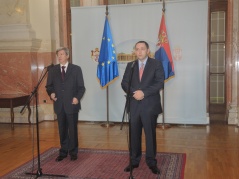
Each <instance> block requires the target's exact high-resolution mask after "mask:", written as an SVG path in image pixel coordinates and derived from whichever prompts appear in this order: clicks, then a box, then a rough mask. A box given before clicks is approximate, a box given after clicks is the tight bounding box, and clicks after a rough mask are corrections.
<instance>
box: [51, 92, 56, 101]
mask: <svg viewBox="0 0 239 179" xmlns="http://www.w3.org/2000/svg"><path fill="white" fill-rule="evenodd" d="M51 99H52V100H53V101H56V100H57V98H56V94H55V93H51Z"/></svg>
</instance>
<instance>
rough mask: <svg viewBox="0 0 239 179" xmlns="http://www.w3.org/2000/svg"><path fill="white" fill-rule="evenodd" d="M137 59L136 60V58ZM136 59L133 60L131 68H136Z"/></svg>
mask: <svg viewBox="0 0 239 179" xmlns="http://www.w3.org/2000/svg"><path fill="white" fill-rule="evenodd" d="M135 61H136V60H135ZM135 61H133V63H132V65H131V68H134V64H135Z"/></svg>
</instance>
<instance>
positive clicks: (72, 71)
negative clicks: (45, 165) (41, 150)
mask: <svg viewBox="0 0 239 179" xmlns="http://www.w3.org/2000/svg"><path fill="white" fill-rule="evenodd" d="M56 55H57V58H58V61H59V63H60V64H58V65H55V66H54V67H53V68H51V69H50V70H49V73H48V78H47V84H46V90H47V93H48V95H49V96H50V98H51V99H52V100H53V101H54V111H55V113H56V114H57V120H58V128H59V135H60V144H61V148H60V150H59V156H58V157H57V158H56V161H57V162H59V161H62V160H63V159H64V158H66V157H67V155H68V154H69V155H70V157H71V160H72V161H74V160H76V159H77V153H78V130H77V122H78V113H79V110H80V109H81V104H80V100H81V98H82V97H83V95H84V93H85V86H84V80H83V75H82V71H81V68H80V67H79V66H77V65H73V64H71V63H69V62H68V59H69V56H70V54H69V49H68V48H65V47H61V48H59V49H57V50H56Z"/></svg>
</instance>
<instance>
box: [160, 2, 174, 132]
mask: <svg viewBox="0 0 239 179" xmlns="http://www.w3.org/2000/svg"><path fill="white" fill-rule="evenodd" d="M162 11H163V13H165V0H163V8H162ZM164 94H165V93H164V87H163V89H162V104H163V113H162V124H158V125H157V127H158V128H162V129H165V128H170V127H171V126H170V125H169V124H165V114H164V111H165V110H164V109H165V103H164V97H165V96H164Z"/></svg>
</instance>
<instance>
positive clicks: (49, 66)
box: [44, 63, 54, 70]
mask: <svg viewBox="0 0 239 179" xmlns="http://www.w3.org/2000/svg"><path fill="white" fill-rule="evenodd" d="M52 67H54V64H53V63H52V64H50V65H48V66H46V67H44V69H45V68H47V70H50V69H51V68H52Z"/></svg>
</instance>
